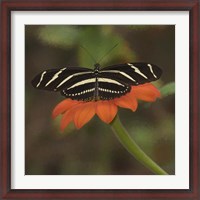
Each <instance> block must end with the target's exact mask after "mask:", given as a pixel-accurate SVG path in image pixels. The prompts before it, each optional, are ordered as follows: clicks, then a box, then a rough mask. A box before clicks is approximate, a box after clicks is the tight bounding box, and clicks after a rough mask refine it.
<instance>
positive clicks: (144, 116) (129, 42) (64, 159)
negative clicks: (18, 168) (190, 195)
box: [25, 25, 175, 175]
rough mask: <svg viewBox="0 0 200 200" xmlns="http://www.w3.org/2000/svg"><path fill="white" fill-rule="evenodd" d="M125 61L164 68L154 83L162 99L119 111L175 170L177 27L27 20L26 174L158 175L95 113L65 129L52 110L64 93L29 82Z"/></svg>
mask: <svg viewBox="0 0 200 200" xmlns="http://www.w3.org/2000/svg"><path fill="white" fill-rule="evenodd" d="M115 44H118V46H117V47H116V48H115V49H113V50H112V52H111V53H110V54H109V55H107V56H106V57H104V59H103V60H102V62H101V63H100V64H101V65H102V67H105V66H108V65H113V64H117V63H125V62H148V63H153V64H156V65H158V66H160V67H161V68H162V69H163V75H162V77H161V79H160V80H158V81H156V82H154V85H156V86H157V87H158V88H159V89H160V90H161V93H162V96H163V97H162V99H159V100H157V101H156V102H154V103H146V102H140V103H139V107H138V109H137V110H136V112H132V111H130V110H128V109H121V108H120V109H119V112H118V115H119V117H120V119H121V121H122V123H123V124H124V126H125V127H126V129H127V130H128V132H129V134H130V136H131V137H133V138H134V140H135V141H136V142H137V143H138V145H139V146H140V147H141V148H142V149H143V150H144V151H145V152H146V153H147V154H148V155H149V156H150V157H151V158H152V159H153V160H154V161H156V162H157V163H158V164H159V165H160V166H161V167H163V169H165V170H166V171H167V172H168V173H169V174H174V173H175V94H174V91H175V84H174V81H175V26H172V25H148V26H146V25H145V26H144V25H137V26H110V25H99V26H88V25H82V26H66V25H48V26H45V25H39V26H38V25H26V26H25V66H26V68H25V88H26V91H25V98H26V99H25V102H26V105H25V112H26V113H25V116H26V119H25V120H26V127H25V173H26V175H70V174H76V175H79V174H80V175H81V174H84V175H87V174H88V175H92V174H97V175H140V174H144V175H147V174H152V173H151V172H150V171H149V170H148V169H146V168H145V167H143V166H142V165H141V164H140V163H138V161H137V160H135V159H134V157H132V156H131V155H130V154H129V153H128V152H127V151H126V150H125V148H124V147H123V146H122V145H121V144H120V143H119V141H118V140H117V138H116V137H115V135H114V133H113V132H112V131H111V128H110V126H109V125H107V124H105V123H103V122H102V121H101V120H100V119H99V118H98V117H97V116H95V117H94V118H93V119H92V120H91V121H90V122H89V123H87V124H86V125H85V126H84V127H83V128H81V129H80V130H76V128H75V127H74V126H73V125H72V124H71V125H70V126H69V127H68V128H66V129H65V131H64V132H63V133H61V132H60V129H59V122H60V118H59V117H58V118H57V119H56V120H53V119H52V118H51V113H52V110H53V108H54V107H55V106H56V105H57V104H58V103H59V102H60V101H62V100H63V99H64V97H63V96H61V95H60V94H59V93H54V92H48V91H42V90H36V89H34V88H33V87H32V86H31V80H32V79H33V77H34V76H35V75H37V74H38V73H39V72H41V71H44V70H46V69H52V68H63V67H66V66H82V67H87V68H93V66H94V64H95V63H94V61H93V60H92V59H91V58H90V56H89V55H88V54H87V53H86V51H84V50H83V49H82V48H81V46H84V47H85V48H86V49H87V50H88V51H89V52H91V54H92V55H93V57H94V58H95V59H96V60H97V61H98V60H99V59H100V58H101V57H102V56H103V55H104V54H105V53H106V52H107V51H108V50H109V49H110V48H112V47H113V46H114V45H115Z"/></svg>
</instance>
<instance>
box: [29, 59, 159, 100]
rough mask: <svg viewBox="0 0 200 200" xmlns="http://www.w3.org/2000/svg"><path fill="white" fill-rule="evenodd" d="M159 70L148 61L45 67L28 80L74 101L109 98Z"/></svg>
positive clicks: (153, 76) (151, 77) (155, 77)
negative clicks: (110, 64) (109, 64)
mask: <svg viewBox="0 0 200 200" xmlns="http://www.w3.org/2000/svg"><path fill="white" fill-rule="evenodd" d="M161 74H162V70H161V69H160V68H159V67H158V66H156V65H154V64H150V63H125V64H116V65H112V66H108V67H105V68H101V66H100V64H98V63H97V64H95V65H94V69H93V70H92V69H88V68H84V67H64V68H60V69H50V70H45V71H43V72H41V73H40V74H38V75H37V76H35V78H34V79H33V80H32V85H33V87H35V88H37V89H43V90H50V91H55V92H61V94H62V95H63V96H65V97H66V98H70V99H72V100H78V101H98V100H111V99H115V98H118V97H121V96H123V95H125V94H127V93H129V92H130V90H131V87H132V86H137V85H140V84H144V83H148V82H152V81H155V80H158V79H159V78H160V77H161Z"/></svg>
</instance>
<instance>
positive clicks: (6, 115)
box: [0, 0, 200, 200]
mask: <svg viewBox="0 0 200 200" xmlns="http://www.w3.org/2000/svg"><path fill="white" fill-rule="evenodd" d="M199 5H200V3H199V0H142V1H141V0H115V1H114V0H57V1H56V0H35V1H34V0H3V1H2V2H1V71H0V75H1V78H0V90H1V101H0V102H1V104H0V111H1V120H0V123H1V124H0V130H1V131H0V133H1V135H0V139H1V144H0V148H1V154H0V156H1V157H0V161H1V166H0V199H10V198H14V199H17V198H18V199H23V198H24V199H38V198H39V199H43V198H53V199H59V198H64V199H75V198H79V199H96V198H98V199H116V198H124V199H130V198H134V199H179V198H182V199H193V200H197V199H200V183H199V181H200V164H199V161H200V158H199V150H200V141H199V136H198V132H199V126H198V122H199V117H198V115H199V103H198V102H199V92H200V90H199V79H198V78H199V77H198V75H199V74H198V73H199V41H200V40H199V34H200V31H199V8H200V7H199ZM15 10H25V11H28V10H30V11H33V10H41V11H43V10H57V11H58V10H83V11H86V10H96V11H100V10H101V11H102V10H107V11H113V10H114V11H115V10H123V11H128V10H140V11H142V10H153V11H169V10H171V11H177V12H178V11H189V13H190V188H189V189H188V190H186V189H184V190H181V189H180V190H25V189H24V190H23V189H22V190H12V189H11V167H10V166H11V165H10V164H11V92H12V91H11V38H10V33H11V11H15ZM180 73H181V72H180ZM183 87H184V83H183ZM199 133H200V132H199Z"/></svg>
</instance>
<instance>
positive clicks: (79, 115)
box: [74, 102, 95, 129]
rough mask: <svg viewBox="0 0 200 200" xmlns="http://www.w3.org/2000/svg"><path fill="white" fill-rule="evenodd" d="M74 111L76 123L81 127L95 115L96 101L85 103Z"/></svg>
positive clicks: (77, 126)
mask: <svg viewBox="0 0 200 200" xmlns="http://www.w3.org/2000/svg"><path fill="white" fill-rule="evenodd" d="M74 112H75V113H74V124H75V126H76V128H78V129H79V128H81V127H82V126H83V125H85V124H86V123H87V122H88V121H90V120H91V119H92V117H93V116H94V115H95V102H88V103H83V104H81V105H79V106H77V109H75V111H74Z"/></svg>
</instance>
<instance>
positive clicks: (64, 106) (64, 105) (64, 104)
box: [52, 99, 80, 118]
mask: <svg viewBox="0 0 200 200" xmlns="http://www.w3.org/2000/svg"><path fill="white" fill-rule="evenodd" d="M79 103H80V101H75V100H72V99H65V100H63V101H61V102H60V103H59V104H57V105H56V107H55V108H54V109H53V112H52V117H53V118H55V117H57V116H58V115H60V114H62V113H64V112H66V111H67V110H69V109H70V108H72V107H73V106H75V105H77V104H79Z"/></svg>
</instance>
